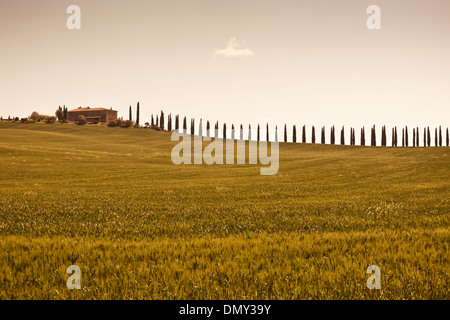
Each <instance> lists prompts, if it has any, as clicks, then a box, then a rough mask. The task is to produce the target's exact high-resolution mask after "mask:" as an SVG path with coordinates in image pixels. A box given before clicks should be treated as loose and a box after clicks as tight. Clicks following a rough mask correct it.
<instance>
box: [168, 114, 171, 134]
mask: <svg viewBox="0 0 450 320" xmlns="http://www.w3.org/2000/svg"><path fill="white" fill-rule="evenodd" d="M167 130H168V131H169V132H172V114H171V113H169V115H168V116H167Z"/></svg>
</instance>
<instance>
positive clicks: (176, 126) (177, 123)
mask: <svg viewBox="0 0 450 320" xmlns="http://www.w3.org/2000/svg"><path fill="white" fill-rule="evenodd" d="M152 119H153V116H152ZM175 130H178V131H179V130H180V115H178V114H177V115H176V116H175Z"/></svg>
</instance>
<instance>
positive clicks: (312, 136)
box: [311, 126, 316, 143]
mask: <svg viewBox="0 0 450 320" xmlns="http://www.w3.org/2000/svg"><path fill="white" fill-rule="evenodd" d="M311 143H316V129H315V128H314V126H312V130H311Z"/></svg>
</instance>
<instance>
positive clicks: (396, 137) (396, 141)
mask: <svg viewBox="0 0 450 320" xmlns="http://www.w3.org/2000/svg"><path fill="white" fill-rule="evenodd" d="M395 146H396V147H397V146H398V133H397V127H395Z"/></svg>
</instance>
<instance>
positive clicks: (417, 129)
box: [416, 127, 419, 147]
mask: <svg viewBox="0 0 450 320" xmlns="http://www.w3.org/2000/svg"><path fill="white" fill-rule="evenodd" d="M416 146H417V147H419V127H417V128H416Z"/></svg>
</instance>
